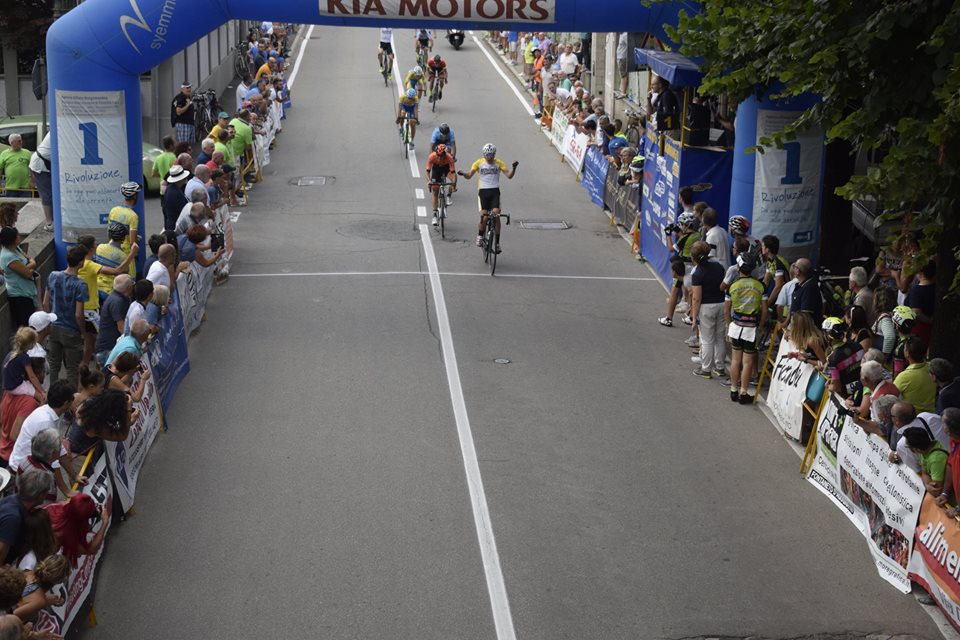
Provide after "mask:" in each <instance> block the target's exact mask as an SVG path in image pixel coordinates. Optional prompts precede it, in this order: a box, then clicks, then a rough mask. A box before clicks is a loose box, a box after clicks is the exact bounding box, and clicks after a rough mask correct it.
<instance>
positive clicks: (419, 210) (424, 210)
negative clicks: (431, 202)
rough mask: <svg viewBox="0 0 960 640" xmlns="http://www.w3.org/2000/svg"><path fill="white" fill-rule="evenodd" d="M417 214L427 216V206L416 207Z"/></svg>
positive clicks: (422, 216)
mask: <svg viewBox="0 0 960 640" xmlns="http://www.w3.org/2000/svg"><path fill="white" fill-rule="evenodd" d="M417 216H419V217H421V218H426V217H427V208H426V207H417Z"/></svg>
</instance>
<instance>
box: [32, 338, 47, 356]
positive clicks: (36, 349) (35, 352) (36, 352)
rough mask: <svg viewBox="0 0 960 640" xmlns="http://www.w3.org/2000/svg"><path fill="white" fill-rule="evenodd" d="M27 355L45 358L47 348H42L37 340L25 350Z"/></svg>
mask: <svg viewBox="0 0 960 640" xmlns="http://www.w3.org/2000/svg"><path fill="white" fill-rule="evenodd" d="M27 355H28V356H30V357H31V358H46V357H47V350H46V349H44V348H43V345H41V344H40V343H39V342H38V343H37V344H35V345H33V347H31V348H30V349H29V350H28V351H27Z"/></svg>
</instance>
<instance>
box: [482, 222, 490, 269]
mask: <svg viewBox="0 0 960 640" xmlns="http://www.w3.org/2000/svg"><path fill="white" fill-rule="evenodd" d="M490 229H491V227H489V226H488V227H487V228H486V229H484V231H483V241H482V242H483V261H484V262H485V263H487V264H489V263H490V254H492V253H493V243H492V242H491V238H492V237H493V233H492V232H491V231H490Z"/></svg>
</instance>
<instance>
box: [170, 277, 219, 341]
mask: <svg viewBox="0 0 960 640" xmlns="http://www.w3.org/2000/svg"><path fill="white" fill-rule="evenodd" d="M213 269H214V268H213V267H212V266H211V267H201V266H200V265H199V264H198V263H196V262H194V263H192V264H191V265H190V268H189V269H187V270H186V271H184V272H183V273H181V274H180V277H178V278H177V291H179V292H180V311H181V313H182V314H183V325H184V327H185V328H186V330H187V335H190V334H191V333H193V332H194V331H196V330H197V328H198V327H199V326H200V323H202V322H203V314H204V313H205V312H206V308H207V297H208V296H209V295H210V290H211V289H212V288H213Z"/></svg>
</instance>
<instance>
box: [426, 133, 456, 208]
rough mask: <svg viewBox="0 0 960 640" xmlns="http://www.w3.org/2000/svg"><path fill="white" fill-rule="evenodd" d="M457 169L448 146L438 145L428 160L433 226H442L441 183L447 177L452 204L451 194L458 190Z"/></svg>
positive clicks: (428, 183)
mask: <svg viewBox="0 0 960 640" xmlns="http://www.w3.org/2000/svg"><path fill="white" fill-rule="evenodd" d="M456 171H457V167H456V165H455V164H454V159H453V156H452V155H450V154H449V153H447V145H445V144H438V145H437V149H436V151H434V152H433V153H431V154H430V157H429V158H427V187H429V189H430V193H432V194H433V226H437V225H438V224H440V206H439V201H440V198H439V195H440V183H441V182H442V181H443V178H444V176H446V177H447V184H448V185H450V190H451V191H449V192H448V193H447V196H446V197H447V204H448V205H449V204H450V196H449V193H451V192H452V190H454V189H455V188H456V181H457V173H456Z"/></svg>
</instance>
